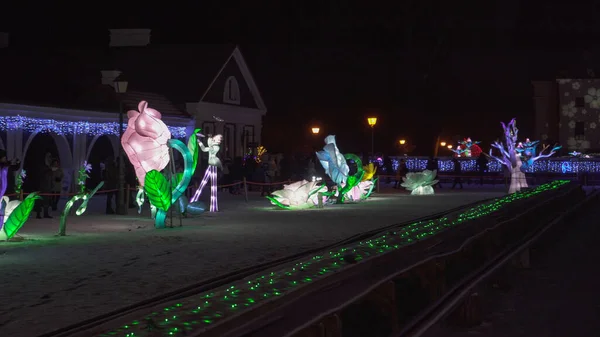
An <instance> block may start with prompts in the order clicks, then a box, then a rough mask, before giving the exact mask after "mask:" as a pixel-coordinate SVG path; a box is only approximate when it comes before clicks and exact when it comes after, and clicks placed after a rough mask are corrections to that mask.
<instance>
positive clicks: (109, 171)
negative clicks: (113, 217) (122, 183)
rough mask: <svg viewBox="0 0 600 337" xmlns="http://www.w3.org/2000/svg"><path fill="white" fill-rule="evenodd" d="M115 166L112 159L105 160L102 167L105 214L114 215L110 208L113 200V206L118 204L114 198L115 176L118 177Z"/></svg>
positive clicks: (115, 193)
mask: <svg viewBox="0 0 600 337" xmlns="http://www.w3.org/2000/svg"><path fill="white" fill-rule="evenodd" d="M118 174H119V173H118V169H117V165H116V164H115V160H114V158H113V157H108V158H106V161H105V166H104V177H102V179H103V180H104V189H106V190H107V192H106V214H115V209H114V208H113V207H112V203H113V199H115V206H116V203H117V202H118V201H117V200H116V198H115V196H116V195H117V192H116V189H117V175H118Z"/></svg>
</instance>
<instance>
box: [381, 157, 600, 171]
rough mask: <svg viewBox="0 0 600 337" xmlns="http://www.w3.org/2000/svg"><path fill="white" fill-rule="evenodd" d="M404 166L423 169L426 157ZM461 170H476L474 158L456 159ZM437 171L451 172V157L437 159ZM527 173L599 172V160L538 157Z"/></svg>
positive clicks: (497, 167) (493, 165) (494, 166)
mask: <svg viewBox="0 0 600 337" xmlns="http://www.w3.org/2000/svg"><path fill="white" fill-rule="evenodd" d="M404 159H405V160H406V166H407V168H408V169H409V170H410V171H423V170H425V169H426V168H427V161H428V159H427V158H425V157H407V158H404ZM458 161H459V162H460V166H461V167H462V171H463V172H477V160H476V159H458ZM392 163H393V166H394V169H395V170H397V169H398V165H399V160H397V159H392ZM438 167H439V169H438V172H453V170H454V164H453V163H452V159H446V158H440V159H439V160H438ZM502 171H503V169H502V164H500V163H498V162H496V161H490V162H489V163H488V172H494V173H499V172H502ZM526 172H527V173H558V174H561V173H562V174H575V173H600V160H598V159H581V158H553V159H540V160H538V161H536V162H534V163H533V166H532V167H528V168H527V169H526Z"/></svg>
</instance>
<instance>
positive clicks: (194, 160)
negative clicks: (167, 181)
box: [187, 129, 202, 173]
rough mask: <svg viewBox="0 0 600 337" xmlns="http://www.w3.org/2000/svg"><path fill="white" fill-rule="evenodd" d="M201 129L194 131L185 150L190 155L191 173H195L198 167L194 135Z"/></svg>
mask: <svg viewBox="0 0 600 337" xmlns="http://www.w3.org/2000/svg"><path fill="white" fill-rule="evenodd" d="M201 130H202V129H196V130H194V132H193V133H192V135H191V136H190V139H188V144H187V148H188V150H189V151H190V154H191V155H192V173H193V172H196V166H197V165H198V151H199V149H198V139H197V136H196V134H197V133H198V132H200V131H201Z"/></svg>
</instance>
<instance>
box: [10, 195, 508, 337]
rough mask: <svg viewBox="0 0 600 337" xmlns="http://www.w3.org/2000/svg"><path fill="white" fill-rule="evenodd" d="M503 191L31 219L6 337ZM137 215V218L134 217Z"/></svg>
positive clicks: (15, 249)
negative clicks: (179, 215)
mask: <svg viewBox="0 0 600 337" xmlns="http://www.w3.org/2000/svg"><path fill="white" fill-rule="evenodd" d="M501 195H503V192H502V190H501V189H500V188H497V189H495V190H489V189H488V190H481V189H466V190H463V191H455V192H451V191H449V190H448V189H445V190H442V191H441V192H440V193H439V194H436V195H434V196H411V195H408V194H407V193H403V192H396V191H394V192H392V191H388V193H387V194H386V193H382V194H379V195H378V196H375V197H374V198H372V199H369V200H368V201H366V202H364V203H361V204H354V205H350V204H348V205H334V206H332V207H328V208H325V209H313V210H304V211H284V210H276V209H274V207H273V206H271V205H270V204H269V202H268V201H267V200H266V199H265V198H259V197H258V196H253V197H251V200H250V202H249V203H247V204H246V203H244V202H243V197H239V196H238V197H232V196H230V195H228V194H224V195H222V198H221V203H220V209H221V211H222V212H220V213H218V214H206V215H205V216H202V217H200V218H198V219H185V220H184V222H183V224H184V226H183V227H181V228H175V229H165V230H155V229H154V228H153V225H152V221H151V220H149V219H148V217H145V218H142V217H138V216H137V215H133V214H132V215H130V216H108V215H100V214H98V213H96V214H94V212H95V211H96V212H97V211H99V210H102V208H103V202H104V200H102V199H101V197H100V198H98V199H97V200H96V201H95V204H93V205H90V213H89V214H88V213H86V214H84V215H83V216H81V217H75V216H72V217H70V218H69V222H68V225H67V234H68V235H69V236H67V237H54V236H53V234H54V233H56V232H57V230H58V218H54V219H50V220H48V219H42V220H36V219H31V220H30V221H29V222H28V223H27V224H26V225H25V226H24V228H23V230H22V232H20V233H21V234H22V235H23V236H24V237H25V238H27V239H28V240H27V241H25V242H9V243H0V266H1V268H2V270H1V273H0V289H2V293H3V294H4V296H3V297H2V298H3V301H2V302H0V303H1V305H0V336H18V337H29V336H36V335H38V334H41V333H43V332H48V331H51V330H54V329H57V328H60V327H63V326H66V325H70V324H74V323H77V322H79V321H81V320H84V319H89V318H93V317H95V316H97V315H100V314H103V313H106V312H109V311H112V310H115V309H118V308H120V307H123V306H125V305H130V304H134V303H137V302H139V301H141V300H144V299H146V298H148V297H152V296H155V295H158V294H159V293H163V292H167V291H172V290H174V289H177V288H180V287H182V286H185V285H187V284H191V283H196V282H199V281H201V280H203V279H208V278H212V277H215V276H218V275H221V274H224V273H227V272H231V271H234V270H236V269H240V268H244V267H248V266H250V265H253V264H257V263H261V262H266V261H269V260H274V259H277V258H281V257H284V256H288V255H290V254H294V253H298V252H301V251H304V250H307V249H311V248H317V247H320V246H323V245H326V244H329V243H333V242H336V241H339V240H342V239H345V238H347V237H349V236H351V235H354V234H357V233H361V232H364V231H368V230H372V229H376V228H380V227H383V226H387V225H391V224H394V223H401V222H405V221H408V220H410V219H414V218H418V217H423V216H425V215H428V214H432V213H437V212H441V211H444V210H447V209H451V208H455V207H457V206H460V205H463V204H467V203H472V202H475V201H478V200H481V199H486V198H491V197H498V196H501ZM130 213H134V212H130Z"/></svg>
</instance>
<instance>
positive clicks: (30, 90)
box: [0, 29, 267, 189]
mask: <svg viewBox="0 0 600 337" xmlns="http://www.w3.org/2000/svg"><path fill="white" fill-rule="evenodd" d="M150 34H151V31H150V30H149V29H113V30H110V42H109V46H108V47H109V48H106V47H104V48H81V47H80V48H64V47H57V48H51V49H48V48H41V47H40V48H36V47H31V48H25V49H23V48H11V47H10V45H9V44H8V43H3V44H2V45H0V47H2V48H0V73H2V75H3V76H2V77H1V78H0V148H2V149H4V150H6V152H7V156H8V158H9V159H19V160H21V163H24V161H25V160H24V159H25V157H26V156H27V154H28V152H31V151H30V148H29V145H30V144H31V143H32V140H33V139H34V138H35V136H36V135H37V134H40V133H47V134H50V135H51V136H52V139H53V140H54V142H55V144H56V147H57V152H58V157H59V160H60V162H61V166H62V167H63V169H64V170H65V177H66V179H65V184H66V185H67V186H71V187H72V181H74V174H75V173H76V172H77V168H78V167H79V165H81V163H82V162H83V161H85V160H88V158H89V157H90V152H91V150H92V148H93V146H94V144H95V143H96V141H97V140H98V138H99V137H102V136H107V137H108V138H109V139H110V143H111V146H112V150H113V151H112V152H113V153H115V155H116V153H117V151H118V147H119V146H120V142H119V139H118V134H119V132H118V114H119V112H120V111H122V112H125V113H126V112H127V111H128V110H137V105H138V103H139V102H140V101H142V100H145V101H147V102H148V104H149V106H150V107H152V108H154V109H157V110H158V111H160V112H161V113H162V115H163V120H164V121H165V123H166V124H167V125H168V126H169V128H170V129H171V132H172V134H173V137H174V138H184V139H185V138H187V137H189V135H190V134H191V133H192V132H193V130H194V129H195V128H201V129H202V132H203V133H204V134H222V135H223V143H222V146H221V152H220V154H219V155H220V156H221V157H222V158H234V157H236V156H243V155H245V154H248V153H249V152H252V151H254V149H255V148H256V146H258V144H260V137H261V129H262V118H263V116H264V115H265V114H266V111H267V109H266V107H265V104H264V102H263V100H262V97H261V95H260V92H259V90H258V88H257V86H256V83H255V82H254V78H253V77H252V75H251V73H250V70H249V69H248V66H247V64H246V62H245V60H244V57H243V55H242V53H241V51H240V49H239V48H238V47H237V46H230V45H208V46H206V45H201V46H197V45H160V44H156V45H153V44H151V38H150ZM5 35H6V34H5ZM5 40H6V41H8V38H6V39H5ZM25 73H26V74H28V76H23V74H25ZM117 78H119V80H120V81H127V82H128V83H129V85H128V90H127V92H126V93H120V94H117V93H116V92H115V89H114V82H115V80H116V79H117ZM126 120H127V118H126V117H125V122H126ZM125 125H126V124H125ZM125 125H124V127H125ZM67 189H68V188H67Z"/></svg>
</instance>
